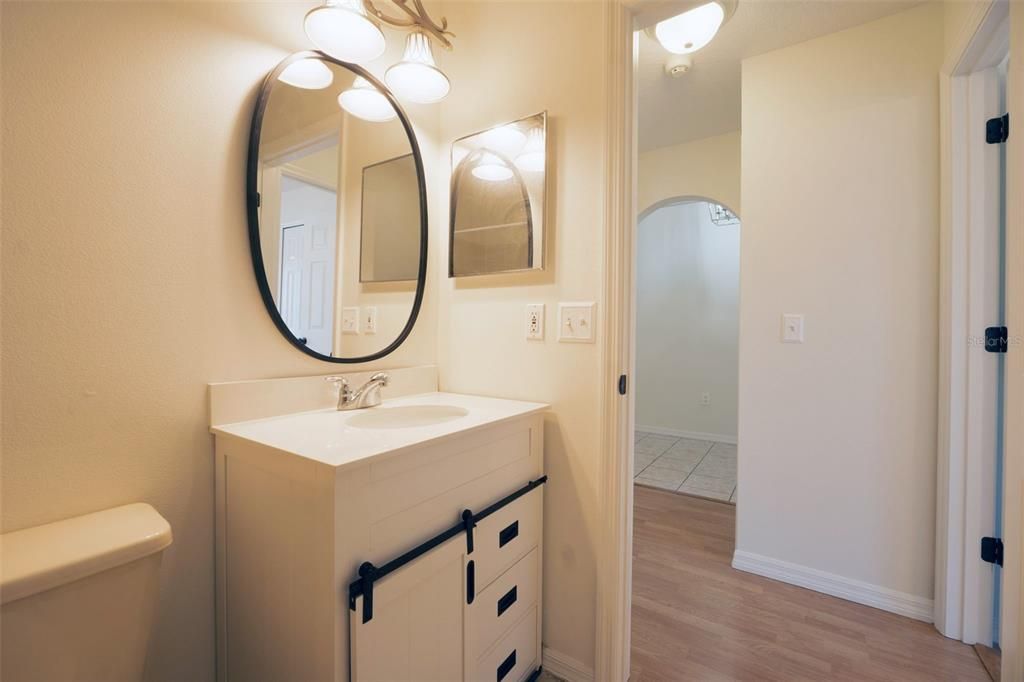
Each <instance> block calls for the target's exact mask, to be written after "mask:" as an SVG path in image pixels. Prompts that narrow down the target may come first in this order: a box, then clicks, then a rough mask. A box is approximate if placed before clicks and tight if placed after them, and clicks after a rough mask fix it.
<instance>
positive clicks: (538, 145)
mask: <svg viewBox="0 0 1024 682" xmlns="http://www.w3.org/2000/svg"><path fill="white" fill-rule="evenodd" d="M516 165H517V166H519V168H521V169H522V170H524V171H530V172H534V173H536V172H538V171H542V170H544V131H542V130H541V129H540V128H531V129H530V132H529V134H528V135H527V136H526V146H525V147H523V152H522V153H521V154H520V155H519V156H517V157H516Z"/></svg>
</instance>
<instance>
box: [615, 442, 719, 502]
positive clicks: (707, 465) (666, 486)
mask: <svg viewBox="0 0 1024 682" xmlns="http://www.w3.org/2000/svg"><path fill="white" fill-rule="evenodd" d="M633 443H634V446H633V452H634V462H633V470H634V472H635V474H634V478H633V481H634V483H639V484H641V485H647V486H651V487H652V488H661V489H662V490H674V491H676V492H680V493H686V494H687V495H696V496H697V497H707V498H710V499H712V500H720V501H722V502H730V503H732V504H735V503H736V446H735V445H730V444H728V443H716V442H713V441H708V440H694V439H692V438H676V437H675V436H662V435H659V434H655V433H646V432H644V431H637V432H636V434H635V436H634V441H633Z"/></svg>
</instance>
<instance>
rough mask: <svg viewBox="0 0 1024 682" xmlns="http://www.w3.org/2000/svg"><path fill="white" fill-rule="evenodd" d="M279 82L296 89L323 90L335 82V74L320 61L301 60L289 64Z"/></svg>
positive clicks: (278, 78) (279, 77)
mask: <svg viewBox="0 0 1024 682" xmlns="http://www.w3.org/2000/svg"><path fill="white" fill-rule="evenodd" d="M277 80H279V81H281V82H282V83H287V84H288V85H291V86H294V87H296V88H304V89H306V90H322V89H324V88H326V87H327V86H329V85H330V84H331V83H332V82H334V73H332V72H331V70H330V69H329V68H327V65H326V64H324V63H323V62H322V61H320V60H319V59H300V60H299V61H297V62H292V63H291V64H289V65H288V66H287V68H285V70H284V71H282V72H281V75H280V76H278V77H277Z"/></svg>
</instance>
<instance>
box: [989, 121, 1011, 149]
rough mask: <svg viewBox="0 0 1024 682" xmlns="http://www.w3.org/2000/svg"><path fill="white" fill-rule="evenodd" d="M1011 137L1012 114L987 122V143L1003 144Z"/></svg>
mask: <svg viewBox="0 0 1024 682" xmlns="http://www.w3.org/2000/svg"><path fill="white" fill-rule="evenodd" d="M1008 137H1010V114H1003V115H1002V116H996V117H995V118H990V119H989V120H987V121H985V142H988V143H989V144H1002V143H1003V142H1006V139H1007V138H1008Z"/></svg>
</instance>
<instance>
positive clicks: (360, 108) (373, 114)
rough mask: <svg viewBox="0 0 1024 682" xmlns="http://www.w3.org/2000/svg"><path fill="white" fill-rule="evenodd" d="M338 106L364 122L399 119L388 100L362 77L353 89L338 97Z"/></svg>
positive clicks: (358, 77) (357, 77) (357, 79)
mask: <svg viewBox="0 0 1024 682" xmlns="http://www.w3.org/2000/svg"><path fill="white" fill-rule="evenodd" d="M338 104H340V105H341V108H342V109H344V110H345V111H347V112H348V113H350V114H352V115H353V116H355V117H357V118H361V119H363V120H364V121H372V122H374V123H383V122H385V121H390V120H392V119H394V118H397V117H398V112H396V111H395V108H394V107H393V106H391V102H390V101H389V100H388V98H387V97H385V96H384V94H383V93H381V92H380V91H379V90H377V88H375V87H373V86H372V85H370V82H369V81H368V80H366V79H365V78H363V77H362V76H356V79H355V80H354V81H352V87H351V88H349V89H348V90H346V91H344V92H343V93H341V94H340V95H338Z"/></svg>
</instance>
